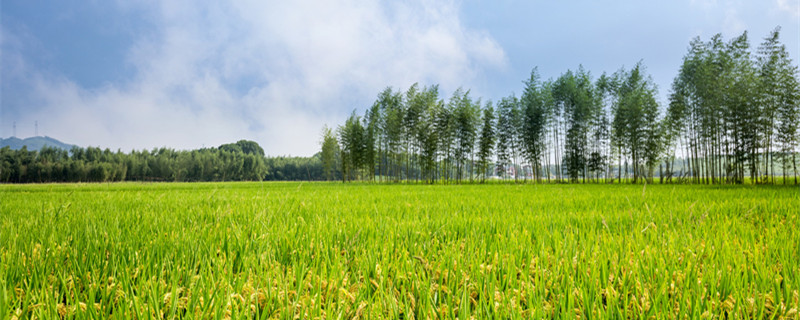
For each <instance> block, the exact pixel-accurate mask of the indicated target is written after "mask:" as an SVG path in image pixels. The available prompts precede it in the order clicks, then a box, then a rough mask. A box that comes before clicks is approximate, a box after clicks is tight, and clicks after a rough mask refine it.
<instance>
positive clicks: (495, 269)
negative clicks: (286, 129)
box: [0, 182, 800, 319]
mask: <svg viewBox="0 0 800 320" xmlns="http://www.w3.org/2000/svg"><path fill="white" fill-rule="evenodd" d="M0 194H1V195H2V201H0V212H2V214H0V230H2V232H0V317H2V318H12V319H13V318H14V317H16V318H17V319H32V318H37V319H60V318H70V319H72V318H75V319H109V318H119V319H147V318H151V319H165V318H167V319H174V318H192V319H211V318H220V319H222V318H231V319H293V318H300V319H306V318H307V319H315V318H326V319H327V318H339V317H340V318H343V319H352V318H356V317H357V318H359V319H401V318H403V319H412V318H413V319H426V318H439V319H452V318H455V317H456V316H458V317H459V319H470V318H475V319H496V318H500V319H561V318H570V319H574V318H576V317H580V318H581V319H585V318H591V319H640V318H645V319H649V318H654V319H672V318H689V319H702V318H705V319H715V318H719V319H726V318H727V319H793V318H796V317H797V310H798V309H800V305H798V299H800V298H799V297H798V290H800V269H798V267H797V261H800V222H799V221H800V216H798V211H797V210H796V209H797V208H798V207H800V193H798V192H797V190H796V188H795V187H783V186H760V187H752V186H726V187H719V186H713V187H712V186H700V185H693V186H669V185H647V186H646V188H643V187H642V186H632V185H611V186H609V185H575V184H572V185H500V184H491V183H490V184H484V185H451V186H444V185H433V186H431V185H365V184H358V183H354V184H347V185H342V184H336V183H285V182H279V183H270V182H263V183H252V182H250V183H193V184H182V183H174V184H142V183H121V184H111V185H105V184H104V185H97V184H90V185H87V184H71V185H0Z"/></svg>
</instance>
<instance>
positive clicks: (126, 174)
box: [0, 140, 323, 183]
mask: <svg viewBox="0 0 800 320" xmlns="http://www.w3.org/2000/svg"><path fill="white" fill-rule="evenodd" d="M322 177H323V174H322V162H321V161H320V159H319V156H315V157H310V158H303V157H265V156H264V150H263V149H262V148H261V147H260V146H259V145H258V144H257V143H255V142H253V141H246V140H242V141H239V142H237V143H231V144H224V145H221V146H219V147H218V148H204V149H199V150H190V151H176V150H173V149H168V148H160V149H154V150H152V151H148V150H142V151H132V152H131V153H127V154H126V153H123V152H121V151H117V152H112V151H111V150H109V149H105V150H102V149H100V148H93V147H89V148H85V149H84V148H79V147H73V148H72V149H71V150H70V151H66V150H62V149H58V148H51V147H44V148H42V149H41V150H40V151H28V150H27V148H22V149H20V150H11V149H10V148H8V147H5V148H2V149H0V182H5V183H9V182H10V183H28V182H107V181H245V180H248V181H261V180H321V179H322Z"/></svg>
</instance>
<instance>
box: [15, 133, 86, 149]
mask: <svg viewBox="0 0 800 320" xmlns="http://www.w3.org/2000/svg"><path fill="white" fill-rule="evenodd" d="M6 146H8V147H10V148H11V149H12V150H19V149H22V146H28V150H31V151H32V150H37V151H38V150H40V149H42V147H44V146H50V147H56V148H59V149H64V150H69V149H72V147H75V145H71V144H67V143H63V142H61V141H58V140H56V139H54V138H51V137H48V136H44V137H29V138H25V139H20V138H17V137H11V138H7V139H3V138H0V148H4V147H6Z"/></svg>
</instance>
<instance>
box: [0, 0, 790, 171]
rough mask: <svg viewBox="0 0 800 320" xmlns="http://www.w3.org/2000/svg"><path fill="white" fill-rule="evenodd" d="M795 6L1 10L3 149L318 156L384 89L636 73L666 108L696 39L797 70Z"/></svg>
mask: <svg viewBox="0 0 800 320" xmlns="http://www.w3.org/2000/svg"><path fill="white" fill-rule="evenodd" d="M798 1H799V0H762V1H722V0H719V1H715V0H679V1H511V0H497V1H476V0H464V1H436V2H434V1H421V0H420V1H413V0H411V1H391V2H389V1H386V2H383V1H373V0H360V1H356V0H332V1H303V0H300V1H256V0H252V1H231V2H224V4H220V3H217V2H203V1H189V0H186V1H181V0H177V1H155V0H152V1H151V0H142V1H92V0H90V1H40V0H27V1H22V0H19V1H17V0H2V2H0V19H2V20H0V26H1V27H2V30H0V32H1V33H0V36H1V37H0V59H1V60H2V62H1V64H0V72H1V73H2V74H1V75H0V89H1V90H2V91H1V92H0V136H2V137H8V136H11V135H12V124H13V123H14V122H16V123H17V136H19V137H27V136H32V135H33V134H34V125H33V123H34V121H38V123H39V133H40V135H48V136H52V137H56V138H58V139H61V140H63V141H65V142H68V143H73V144H78V145H82V146H100V147H104V148H105V147H108V148H111V149H118V148H119V149H122V150H124V151H129V150H131V149H142V148H147V149H150V148H153V147H161V146H168V147H173V148H178V149H191V148H198V147H202V146H216V145H219V144H222V143H227V142H231V141H236V140H239V139H250V140H255V141H257V142H258V143H259V144H261V145H262V146H263V147H264V149H265V151H266V152H267V153H268V154H271V155H289V154H291V155H303V156H306V155H311V154H313V153H315V152H316V151H317V150H318V148H319V146H318V140H319V133H320V129H321V127H322V126H323V125H325V124H328V125H331V126H335V125H337V124H340V123H342V122H343V121H344V119H345V118H346V117H347V116H348V115H349V114H350V112H352V110H353V109H357V110H358V112H359V113H362V112H363V110H364V108H366V107H368V106H369V105H370V104H371V103H372V101H373V100H374V98H375V96H376V95H377V93H378V91H380V90H381V89H383V88H384V87H386V86H392V87H395V88H400V89H403V90H404V89H406V88H407V87H408V86H410V85H411V84H412V83H414V82H420V83H421V84H439V85H440V90H441V92H442V95H443V97H448V96H450V94H451V93H452V92H453V91H454V90H455V89H457V88H458V87H463V88H467V89H471V92H472V94H473V96H474V97H482V98H483V99H484V100H486V99H491V100H498V99H500V98H502V97H504V96H507V95H509V94H512V93H516V94H519V92H521V91H522V81H523V80H524V79H525V78H526V77H527V76H528V74H529V73H530V70H531V69H532V68H533V67H535V66H538V68H539V71H540V73H541V74H542V76H543V77H545V78H550V77H557V76H558V75H559V74H561V73H562V72H565V71H566V70H568V69H575V68H577V67H578V66H579V65H583V66H584V67H585V68H586V69H587V70H589V71H591V72H592V74H593V75H594V76H595V77H596V76H599V75H600V74H601V73H602V72H604V71H605V72H609V73H612V72H614V71H616V70H617V69H619V68H620V67H622V66H626V67H630V66H632V65H633V64H635V63H636V62H637V61H640V60H641V61H643V63H644V64H645V66H646V67H647V71H648V72H649V73H650V74H651V75H652V77H653V79H654V80H655V82H656V84H657V85H658V87H659V93H660V98H661V100H662V101H661V102H662V104H663V105H665V104H666V98H665V97H666V95H667V94H668V92H669V85H670V83H671V81H672V78H673V77H674V76H675V74H676V71H677V69H678V66H679V64H680V61H681V57H682V56H683V55H684V54H685V52H686V49H687V46H688V44H689V41H690V40H691V39H692V38H694V37H697V36H700V37H701V38H702V39H704V40H707V39H708V38H709V37H711V36H712V35H714V34H716V33H721V34H722V35H723V37H724V38H725V39H730V38H732V37H735V36H738V35H739V34H741V33H742V32H744V31H745V30H747V31H748V35H749V37H750V43H751V46H752V47H753V51H755V48H756V47H757V46H758V44H759V43H760V42H761V41H762V38H764V37H765V36H766V35H767V34H768V33H769V32H770V31H771V30H772V29H774V28H775V27H776V26H781V27H782V29H781V30H782V31H781V41H782V42H783V43H784V44H785V45H786V46H787V49H788V51H789V52H790V55H791V58H792V59H793V60H794V61H795V63H797V61H798V60H800V57H798V54H800V5H799V4H798Z"/></svg>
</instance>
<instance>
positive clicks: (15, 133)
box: [12, 121, 17, 137]
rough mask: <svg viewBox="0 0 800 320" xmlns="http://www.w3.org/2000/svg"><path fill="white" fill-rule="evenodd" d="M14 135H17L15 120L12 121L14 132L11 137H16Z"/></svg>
mask: <svg viewBox="0 0 800 320" xmlns="http://www.w3.org/2000/svg"><path fill="white" fill-rule="evenodd" d="M16 136H17V122H16V121H14V134H13V135H12V137H16Z"/></svg>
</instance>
